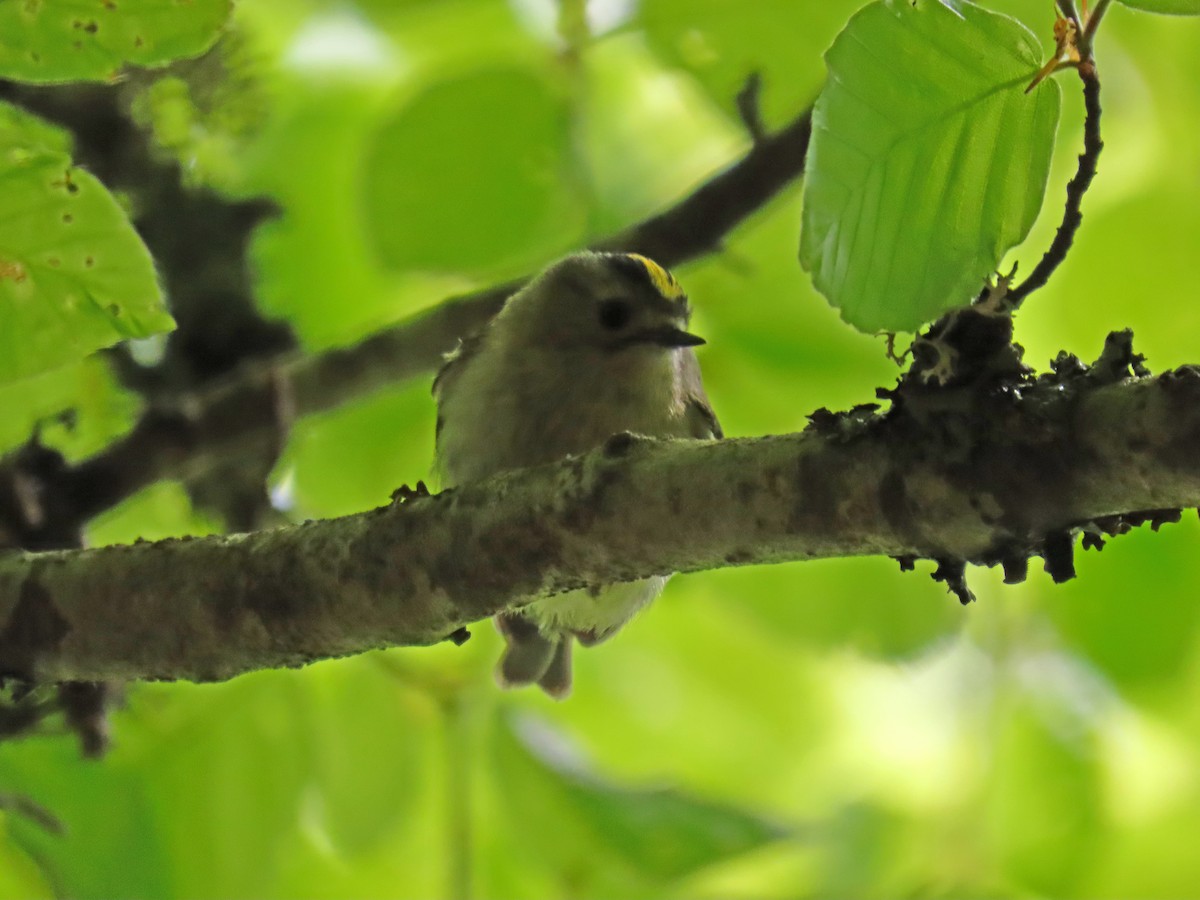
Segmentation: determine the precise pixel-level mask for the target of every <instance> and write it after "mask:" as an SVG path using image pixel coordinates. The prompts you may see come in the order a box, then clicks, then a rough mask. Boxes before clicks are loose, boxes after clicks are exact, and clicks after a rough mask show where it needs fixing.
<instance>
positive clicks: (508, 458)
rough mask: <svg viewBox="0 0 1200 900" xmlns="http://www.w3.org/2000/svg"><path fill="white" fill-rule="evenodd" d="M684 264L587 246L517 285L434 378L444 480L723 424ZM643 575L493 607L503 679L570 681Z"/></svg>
mask: <svg viewBox="0 0 1200 900" xmlns="http://www.w3.org/2000/svg"><path fill="white" fill-rule="evenodd" d="M690 315H691V310H690V307H689V304H688V299H687V296H686V295H685V293H684V291H683V289H682V288H681V287H680V285H679V283H678V282H677V281H676V280H675V278H674V276H672V275H671V274H670V272H668V271H667V270H666V269H665V268H663V267H662V266H660V265H658V264H657V263H655V262H654V261H652V260H651V259H649V258H647V257H645V256H642V255H640V254H637V253H615V252H593V251H583V252H578V253H574V254H571V255H569V256H566V257H564V258H563V259H560V260H558V261H557V262H555V263H553V264H552V265H550V266H549V267H547V268H546V269H545V270H543V271H542V272H541V273H540V274H538V275H537V276H535V277H534V278H533V279H532V280H531V281H530V282H528V283H527V284H526V285H525V286H524V287H523V288H521V289H520V290H518V291H517V292H516V293H514V294H512V295H511V296H510V297H509V298H508V299H507V300H506V301H505V303H504V306H503V307H502V308H501V310H500V311H499V312H498V313H497V314H496V315H495V316H494V317H493V318H492V320H491V321H490V322H489V323H488V324H487V325H485V326H484V327H483V328H482V329H480V330H479V331H477V332H476V333H474V334H473V335H471V336H470V337H467V338H465V339H463V340H462V341H461V342H460V344H459V346H458V348H457V349H456V350H454V351H453V352H452V353H450V354H448V355H447V356H446V358H445V361H444V364H443V365H442V367H441V369H440V370H439V372H438V373H437V376H436V378H435V379H434V382H433V394H434V397H435V399H436V401H437V410H438V412H437V426H436V439H435V443H436V451H435V471H436V472H437V473H438V474H439V475H440V477H441V483H442V486H443V487H453V486H454V485H457V484H463V483H467V482H473V481H478V480H481V479H485V478H488V477H490V476H492V475H496V474H498V473H501V472H506V471H510V470H512V469H519V468H524V467H528V466H535V465H539V464H542V463H549V462H553V461H555V460H559V459H562V458H564V457H566V456H570V455H577V454H582V453H586V452H587V451H589V450H592V449H594V448H596V447H599V446H600V445H602V444H603V443H604V442H605V441H607V440H608V439H609V438H610V437H612V436H613V435H615V434H619V433H623V432H629V433H634V434H641V435H647V436H651V437H660V438H691V439H699V440H713V439H720V438H722V437H724V434H723V433H722V431H721V426H720V424H719V423H718V421H717V417H716V415H715V414H714V413H713V411H712V407H711V405H710V404H709V401H708V397H707V395H706V394H705V392H704V386H703V384H702V382H701V376H700V365H699V362H698V360H697V358H696V354H695V352H694V350H693V348H694V347H697V346H699V345H701V344H703V343H705V341H704V339H703V338H700V337H697V336H696V335H694V334H692V333H691V332H689V331H688V330H687V326H688V322H689V319H690ZM666 581H667V578H666V577H663V576H658V577H653V578H645V579H642V580H640V581H634V582H629V583H620V584H609V585H601V586H596V587H592V588H585V589H578V590H572V591H568V592H566V593H563V594H557V595H554V596H551V597H544V598H538V599H535V600H533V601H532V602H529V603H528V604H526V605H524V606H518V607H516V608H513V609H509V610H507V611H505V612H502V613H500V614H499V615H497V616H496V617H495V619H494V621H495V623H496V627H497V630H498V631H499V632H500V634H501V635H502V636H503V638H504V640H505V644H506V646H505V649H504V651H503V654H502V656H501V658H500V661H499V663H498V664H497V666H496V673H495V674H496V680H497V682H498V683H499V684H500V686H501V687H505V688H509V687H523V686H527V685H533V684H536V685H538V686H539V687H540V688H541V689H542V690H543V691H544V692H545V693H546V694H548V695H549V696H551V697H553V698H555V699H563V698H565V697H566V696H567V695H568V694H569V693H570V691H571V684H572V672H571V649H572V644H573V642H578V643H579V644H580V645H582V646H593V645H595V644H599V643H601V642H602V641H605V640H607V639H608V638H610V637H611V636H612V635H613V634H615V633H616V632H617V631H618V630H620V629H621V628H622V627H623V626H624V625H625V624H626V623H627V622H628V621H629V620H630V619H631V618H632V617H633V616H634V615H635V614H636V613H637V612H638V611H639V610H641V609H642V608H643V607H645V606H646V605H647V604H649V603H650V602H651V601H652V600H653V599H654V598H655V597H657V596H658V595H659V593H661V592H662V589H663V586H664V585H665V584H666Z"/></svg>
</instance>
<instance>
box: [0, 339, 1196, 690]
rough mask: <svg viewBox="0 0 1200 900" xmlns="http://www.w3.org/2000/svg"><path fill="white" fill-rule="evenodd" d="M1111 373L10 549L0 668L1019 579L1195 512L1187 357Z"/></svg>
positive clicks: (138, 667) (226, 670) (43, 667)
mask: <svg viewBox="0 0 1200 900" xmlns="http://www.w3.org/2000/svg"><path fill="white" fill-rule="evenodd" d="M1102 359H1103V358H1102ZM1111 376H1112V373H1111V372H1109V373H1104V372H1103V370H1102V369H1101V368H1100V367H1099V365H1097V367H1093V368H1090V369H1089V367H1086V366H1081V367H1080V368H1079V369H1078V370H1075V371H1073V374H1072V376H1071V377H1070V378H1066V379H1063V378H1055V377H1046V376H1044V377H1043V378H1042V379H1038V380H1036V381H1031V380H1027V381H1026V385H1025V388H1024V389H1023V390H1003V389H989V390H981V389H980V387H979V385H978V384H973V385H970V386H965V387H963V388H962V389H954V388H938V389H936V390H932V389H931V390H930V391H929V393H928V396H926V397H924V399H922V398H923V395H922V394H921V393H920V392H919V391H916V390H910V391H908V392H907V393H905V394H903V395H898V396H897V397H896V398H894V402H893V405H892V407H891V409H889V410H888V411H887V412H879V411H876V410H874V409H873V408H868V407H863V408H860V409H858V410H854V411H851V412H850V413H848V414H842V415H833V414H824V415H819V416H816V417H815V418H814V424H813V426H812V427H810V428H809V429H807V430H806V431H805V432H803V433H801V434H792V435H780V436H772V437H762V438H752V439H740V440H728V441H722V442H719V443H693V442H661V441H653V440H650V439H646V438H639V437H635V436H632V435H617V436H614V438H612V439H610V440H609V441H608V443H607V444H606V445H605V446H604V447H602V448H600V449H597V450H596V451H594V452H592V453H590V454H588V455H586V456H583V457H578V458H570V459H567V460H564V461H563V462H561V463H557V464H554V465H551V466H545V467H540V468H537V469H530V470H525V471H520V472H514V473H511V474H509V475H506V476H504V477H501V478H497V479H493V480H490V481H486V482H482V483H479V484H475V485H468V486H464V487H461V488H458V489H455V490H453V491H447V492H444V493H442V494H439V495H436V496H432V497H422V496H416V497H413V496H411V495H406V499H403V500H398V501H397V502H395V503H393V504H391V505H389V506H387V507H382V508H380V509H376V510H373V511H370V512H366V513H362V514H359V515H354V516H349V517H346V518H342V519H334V520H328V521H321V522H308V523H304V524H300V525H295V526H290V527H285V528H279V529H275V530H270V531H261V532H256V533H252V534H244V535H232V536H221V537H207V538H189V539H181V540H169V541H162V542H157V543H139V544H135V545H132V546H116V547H104V548H99V549H94V550H68V551H55V552H47V553H40V554H29V553H22V552H16V551H13V552H9V553H7V554H5V555H3V556H0V674H5V675H12V676H18V677H21V678H27V679H32V680H38V681H46V680H49V681H66V680H72V681H93V680H99V679H105V678H114V677H119V678H156V679H171V678H186V679H191V680H214V679H223V678H228V677H231V676H234V675H237V674H238V673H241V672H245V671H248V670H251V669H257V668H265V667H274V666H290V665H299V664H303V663H307V662H310V661H313V660H317V659H321V658H326V657H333V656H341V655H345V654H350V653H356V652H360V651H363V650H367V649H371V648H376V647H383V646H397V645H424V644H430V643H434V642H437V641H440V640H445V639H452V638H454V637H456V636H458V637H461V633H459V629H460V628H461V627H462V626H464V625H466V624H468V623H471V622H474V621H477V620H479V619H482V618H484V617H487V616H489V615H492V614H493V613H495V612H497V611H499V610H501V609H504V608H506V607H508V606H512V605H515V604H518V603H520V602H522V599H523V598H529V597H531V596H535V595H546V594H553V593H556V592H560V591H565V590H569V589H572V588H577V587H580V586H583V585H588V584H595V583H602V582H611V581H624V580H630V579H635V578H642V577H646V576H649V575H655V574H662V573H667V572H673V571H679V572H691V571H696V570H701V569H710V568H718V567H722V566H731V565H743V564H749V563H771V562H781V561H785V560H799V559H811V558H818V557H832V556H856V555H876V554H885V555H889V556H896V557H901V558H907V557H926V558H932V559H937V560H939V561H944V563H945V564H946V565H947V567H948V568H950V569H953V568H954V566H956V565H957V566H959V567H960V569H961V565H962V564H963V563H965V562H972V563H979V564H988V565H991V564H996V563H1004V564H1005V566H1006V572H1008V571H1009V570H1010V568H1011V570H1012V571H1013V572H1017V573H1019V571H1020V570H1021V569H1022V567H1023V562H1024V561H1025V560H1027V559H1028V558H1029V556H1030V555H1043V556H1046V557H1047V559H1048V560H1049V558H1050V553H1051V552H1058V551H1059V550H1061V544H1062V541H1063V539H1066V540H1067V542H1068V543H1067V545H1066V546H1067V552H1068V555H1069V552H1070V536H1071V535H1072V534H1074V533H1077V532H1078V531H1083V532H1085V533H1090V534H1099V533H1101V532H1105V531H1107V532H1109V533H1112V532H1116V531H1120V530H1121V528H1119V527H1117V526H1118V525H1119V523H1120V521H1121V517H1122V516H1126V515H1127V514H1131V513H1140V512H1142V511H1146V510H1154V511H1160V512H1158V513H1154V514H1150V515H1143V516H1140V517H1135V521H1143V520H1146V519H1154V518H1155V516H1158V517H1159V518H1169V515H1168V514H1167V513H1166V512H1161V511H1163V510H1167V509H1171V508H1174V509H1178V508H1179V507H1191V506H1197V505H1200V453H1198V452H1197V449H1198V447H1200V369H1195V368H1192V367H1186V368H1183V369H1179V370H1175V371H1173V372H1168V373H1166V374H1164V375H1161V376H1158V377H1154V378H1150V377H1139V376H1136V375H1128V374H1126V375H1124V376H1121V377H1116V378H1114V377H1111ZM1056 547H1057V548H1058V550H1055V549H1054V548H1056ZM1047 548H1051V549H1050V551H1048V549H1047ZM960 596H961V595H960Z"/></svg>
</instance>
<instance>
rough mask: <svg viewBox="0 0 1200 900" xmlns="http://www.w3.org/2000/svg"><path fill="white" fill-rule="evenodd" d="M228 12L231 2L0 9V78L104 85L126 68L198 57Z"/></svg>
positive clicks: (54, 0) (67, 0) (34, 3)
mask: <svg viewBox="0 0 1200 900" xmlns="http://www.w3.org/2000/svg"><path fill="white" fill-rule="evenodd" d="M231 9H232V2H231V0H28V2H26V0H20V2H18V0H9V2H6V3H4V2H0V77H4V78H12V79H16V80H19V81H34V82H53V81H74V80H89V81H105V80H109V79H111V78H113V77H114V76H115V75H116V74H117V72H118V70H119V69H120V68H121V66H123V65H125V64H127V63H132V64H134V65H139V66H159V65H163V64H164V63H168V62H170V61H171V60H173V59H179V58H181V57H190V56H198V55H199V54H201V53H203V52H204V51H205V50H207V49H208V48H209V47H210V46H212V44H213V42H214V41H215V40H216V39H217V37H218V36H219V35H220V33H221V28H222V26H223V25H224V24H225V20H226V19H228V18H229V13H230V11H231Z"/></svg>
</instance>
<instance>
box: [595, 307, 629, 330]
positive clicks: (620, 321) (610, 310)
mask: <svg viewBox="0 0 1200 900" xmlns="http://www.w3.org/2000/svg"><path fill="white" fill-rule="evenodd" d="M632 318H633V307H631V306H630V305H629V302H628V301H626V300H605V301H604V302H602V303H601V304H600V324H601V325H603V326H604V327H605V328H607V329H608V330H609V331H616V330H617V329H619V328H624V327H625V326H626V325H628V324H629V320H630V319H632Z"/></svg>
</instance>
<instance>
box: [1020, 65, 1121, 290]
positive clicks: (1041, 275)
mask: <svg viewBox="0 0 1200 900" xmlns="http://www.w3.org/2000/svg"><path fill="white" fill-rule="evenodd" d="M1078 72H1079V77H1080V79H1081V80H1082V81H1083V105H1084V120H1083V153H1081V154H1079V167H1078V168H1077V169H1076V170H1075V177H1074V178H1072V179H1071V180H1070V182H1069V183H1068V184H1067V204H1066V209H1065V211H1064V212H1063V218H1062V224H1061V225H1059V226H1058V231H1057V232H1055V234H1054V240H1053V241H1052V242H1051V244H1050V248H1049V249H1048V250H1047V251H1046V253H1045V255H1043V256H1042V258H1041V260H1040V261H1039V262H1038V264H1037V266H1036V267H1035V268H1034V270H1033V271H1032V272H1031V273H1030V274H1029V277H1028V278H1026V279H1025V280H1024V281H1022V282H1021V283H1020V284H1019V285H1018V286H1017V287H1015V288H1013V289H1012V290H1011V291H1009V293H1008V301H1009V303H1010V304H1011V306H1012V308H1013V309H1016V308H1017V307H1019V306H1020V305H1021V302H1022V301H1023V300H1024V299H1025V298H1026V297H1027V296H1029V295H1030V294H1031V293H1033V292H1034V291H1036V290H1037V289H1038V288H1040V287H1042V286H1043V285H1045V284H1046V282H1047V281H1049V280H1050V276H1051V275H1052V274H1054V270H1055V269H1057V268H1058V267H1059V266H1060V265H1061V264H1062V262H1063V260H1065V259H1066V258H1067V252H1068V251H1069V250H1070V249H1071V244H1072V243H1073V242H1074V240H1075V232H1076V231H1078V230H1079V226H1080V224H1081V223H1082V222H1083V213H1082V212H1081V210H1080V207H1081V205H1082V203H1083V196H1084V194H1086V193H1087V190H1088V187H1089V186H1090V185H1091V183H1092V179H1093V178H1094V177H1095V176H1096V160H1097V159H1098V158H1099V156H1100V151H1101V150H1103V149H1104V141H1102V140H1101V139H1100V78H1099V76H1098V75H1097V73H1096V64H1095V62H1093V61H1087V62H1083V63H1080V65H1079V67H1078Z"/></svg>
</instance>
